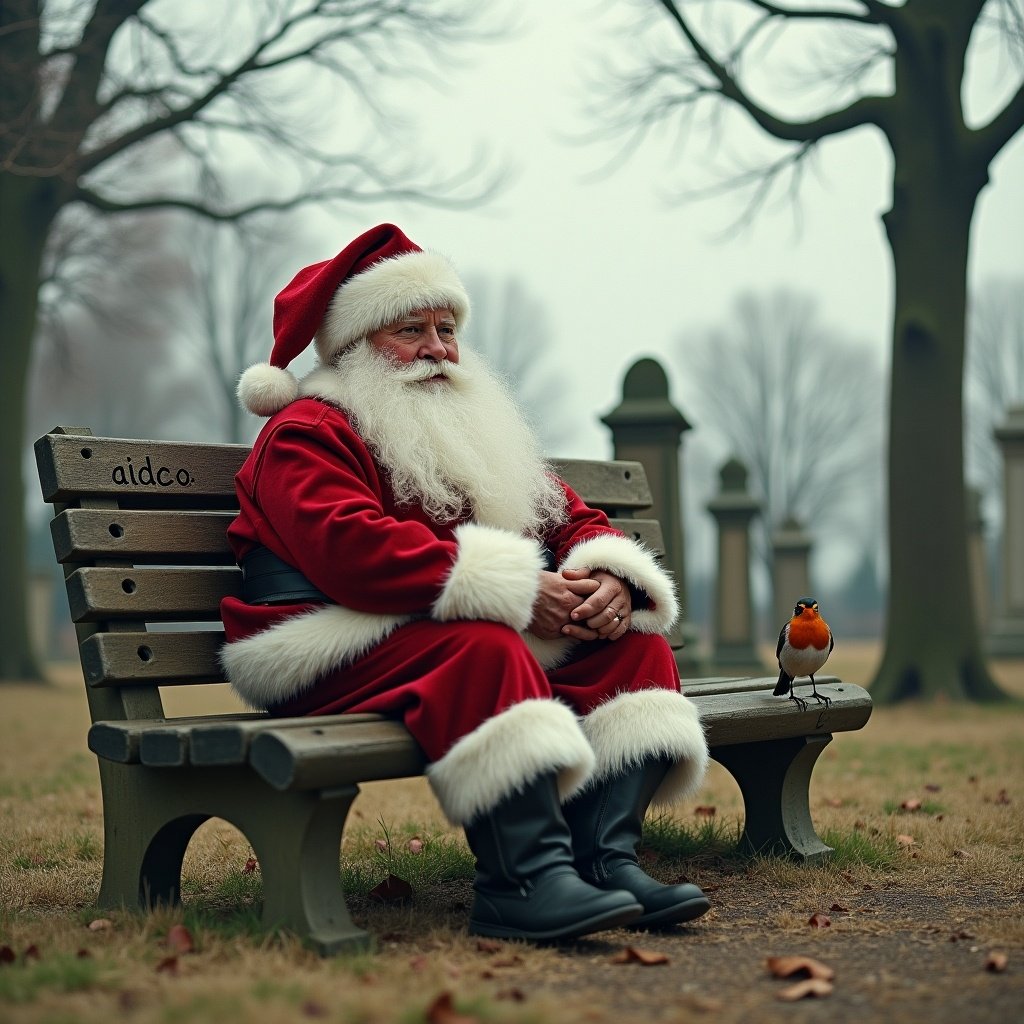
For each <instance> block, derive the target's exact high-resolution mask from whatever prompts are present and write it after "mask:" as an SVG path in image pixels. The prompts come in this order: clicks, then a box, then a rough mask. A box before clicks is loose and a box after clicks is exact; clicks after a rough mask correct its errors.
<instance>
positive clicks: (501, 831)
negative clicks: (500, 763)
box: [466, 775, 643, 941]
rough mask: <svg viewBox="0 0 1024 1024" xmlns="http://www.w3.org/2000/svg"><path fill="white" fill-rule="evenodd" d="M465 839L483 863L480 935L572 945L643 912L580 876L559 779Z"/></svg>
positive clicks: (476, 913)
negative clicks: (565, 941) (578, 938)
mask: <svg viewBox="0 0 1024 1024" xmlns="http://www.w3.org/2000/svg"><path fill="white" fill-rule="evenodd" d="M466 838H467V839H468V840H469V847H470V849H471V850H472V851H473V853H474V854H475V856H476V862H477V863H476V879H475V880H474V882H473V888H474V889H475V891H476V898H475V899H474V901H473V909H472V912H471V913H470V919H469V930H470V933H471V934H473V935H493V936H497V937H499V938H504V939H532V940H534V941H539V940H552V939H565V938H572V937H574V936H578V935H587V934H589V933H590V932H596V931H600V930H601V929H603V928H615V927H618V926H619V925H622V924H626V923H628V922H630V921H632V920H633V919H635V918H637V917H639V916H640V914H641V913H642V911H643V908H642V907H641V905H640V904H639V903H638V902H637V901H636V899H634V898H633V896H631V895H630V894H629V893H627V892H618V891H616V890H615V889H614V887H612V886H602V887H601V888H600V889H598V888H595V887H594V886H593V885H588V884H587V883H586V882H584V881H583V880H582V879H581V878H580V876H579V874H578V873H577V872H576V869H575V868H574V867H573V855H572V839H571V836H570V834H569V829H568V827H567V825H566V824H565V819H564V818H563V817H562V811H561V807H560V806H559V802H558V790H557V788H556V785H555V776H554V775H542V776H540V777H539V778H538V779H536V780H534V781H533V782H531V783H530V784H529V785H528V786H527V787H526V788H525V789H524V790H523V791H522V792H520V793H516V794H515V795H514V796H511V797H507V798H506V799H505V800H503V801H502V802H501V803H500V804H498V806H497V807H494V808H493V809H492V810H490V811H487V812H485V813H484V814H481V815H480V816H479V817H477V818H476V819H474V820H473V821H472V822H471V823H470V824H469V825H467V826H466Z"/></svg>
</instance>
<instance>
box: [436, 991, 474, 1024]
mask: <svg viewBox="0 0 1024 1024" xmlns="http://www.w3.org/2000/svg"><path fill="white" fill-rule="evenodd" d="M426 1021H427V1024H480V1018H479V1017H467V1016H466V1015H465V1014H463V1013H459V1012H458V1011H457V1010H456V1009H455V1007H454V1006H453V1005H452V994H451V992H442V993H441V994H440V995H439V996H438V997H437V998H436V999H435V1000H434V1001H433V1002H432V1003H431V1004H430V1006H428V1007H427V1012H426Z"/></svg>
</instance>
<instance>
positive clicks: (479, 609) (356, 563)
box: [221, 398, 677, 708]
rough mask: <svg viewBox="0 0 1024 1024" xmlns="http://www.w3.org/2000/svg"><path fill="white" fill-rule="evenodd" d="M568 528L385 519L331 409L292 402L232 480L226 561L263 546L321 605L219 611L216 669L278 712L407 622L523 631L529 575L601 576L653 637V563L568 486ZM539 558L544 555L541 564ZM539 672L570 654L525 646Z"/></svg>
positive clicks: (660, 622) (534, 581)
mask: <svg viewBox="0 0 1024 1024" xmlns="http://www.w3.org/2000/svg"><path fill="white" fill-rule="evenodd" d="M562 486H563V487H564V489H565V493H566V500H567V508H568V517H567V520H566V522H565V523H563V524H561V525H560V526H559V527H558V528H556V529H554V530H552V531H551V532H550V533H549V535H548V536H546V537H544V538H543V539H542V542H541V543H538V542H537V541H536V540H534V539H533V538H527V537H521V536H518V535H516V534H514V533H512V532H511V531H509V530H507V529H503V528H499V527H495V526H491V525H488V524H486V523H479V522H473V521H463V522H459V523H449V524H444V525H439V524H437V523H435V522H434V521H432V520H431V519H430V518H428V516H427V515H426V514H425V513H424V512H423V510H422V509H421V508H419V507H418V506H413V507H409V506H398V505H397V504H396V502H395V499H394V495H393V494H392V492H391V488H390V486H389V482H388V476H387V473H386V472H385V471H383V469H382V468H381V466H380V465H378V463H377V462H376V461H375V459H374V457H373V456H372V455H371V453H370V451H369V449H368V448H367V446H366V445H365V444H364V442H363V441H362V439H361V438H360V437H359V435H358V434H357V433H356V432H355V430H354V429H353V427H352V425H351V423H350V422H349V419H348V417H347V415H346V414H345V413H344V412H342V411H341V410H339V409H337V408H335V407H334V406H332V405H330V404H328V403H326V402H323V401H320V400H318V399H313V398H304V399H300V400H298V401H296V402H293V403H292V404H291V405H289V406H287V407H286V408H285V409H284V410H282V411H281V412H279V413H278V414H276V415H275V416H274V417H272V418H271V419H270V420H269V421H268V422H267V424H266V425H265V427H264V428H263V430H262V432H261V433H260V436H259V438H258V439H257V441H256V444H255V446H254V447H253V451H252V454H251V455H250V456H249V458H248V459H247V460H246V462H245V464H244V465H243V467H242V469H241V471H240V472H239V474H238V476H237V478H236V488H237V492H238V498H239V502H240V508H241V511H240V512H239V515H238V517H237V519H236V520H235V521H234V523H233V524H232V526H231V527H230V529H229V531H228V537H229V540H230V543H231V545H232V548H233V550H234V552H235V555H236V557H237V558H239V559H241V558H242V557H244V556H245V555H246V554H247V553H248V552H249V551H251V550H252V549H253V547H255V546H256V545H264V546H265V547H267V548H269V549H270V550H271V551H272V552H273V553H274V554H275V555H277V556H278V557H279V558H281V559H283V560H284V561H285V562H287V563H289V564H290V565H292V566H294V567H295V568H296V569H298V570H300V571H301V572H302V573H303V574H304V575H305V576H306V577H307V579H309V581H310V582H311V583H312V584H313V585H314V586H316V587H317V588H318V589H319V590H320V591H322V592H323V593H324V594H325V595H327V596H328V597H329V598H330V599H331V601H332V602H334V603H332V604H327V605H325V604H323V603H309V604H299V605H276V606H256V605H249V604H246V603H244V602H243V601H240V600H238V599H236V598H226V599H225V600H224V602H223V604H222V607H221V612H222V617H223V620H224V625H225V630H226V633H227V639H228V643H227V645H226V646H225V648H224V654H223V661H224V665H225V669H226V671H227V674H228V678H229V679H230V680H231V682H232V684H233V686H234V688H235V689H236V691H237V692H238V693H239V694H240V696H241V697H242V698H243V699H244V700H245V701H246V702H247V703H249V704H250V705H252V706H254V707H260V708H262V707H267V706H269V705H272V704H276V703H280V702H281V701H284V700H287V699H288V698H290V697H293V696H295V695H297V694H299V693H301V692H303V691H305V690H307V689H308V688H309V687H311V686H312V685H313V684H314V683H315V681H316V679H317V678H319V677H321V676H323V675H325V674H326V673H328V672H330V671H332V670H334V669H337V668H339V667H342V666H344V665H345V664H348V663H351V662H352V661H354V660H355V659H356V658H358V657H359V656H360V655H362V654H364V653H366V652H367V651H369V650H370V649H371V648H373V647H374V646H375V645H376V644H378V643H380V642H381V641H382V640H383V639H384V638H385V637H387V636H388V635H389V634H390V633H391V632H392V631H393V630H395V629H396V628H398V627H399V626H401V625H403V624H404V623H407V622H410V621H412V620H413V619H417V618H432V619H434V620H438V621H455V620H465V619H481V620H489V621H495V622H501V623H504V624H506V625H509V626H512V627H513V628H515V629H516V630H519V631H523V630H525V628H526V626H527V624H528V623H529V621H530V618H531V609H532V605H533V602H534V600H535V598H536V595H537V588H538V585H539V575H538V573H539V570H540V569H542V568H544V567H545V565H546V564H548V565H549V566H550V565H552V563H553V567H556V568H558V569H559V570H561V569H565V568H577V567H581V566H590V567H591V568H594V569H599V568H600V569H607V570H608V571H610V572H613V573H615V574H616V575H618V576H620V577H621V578H623V579H626V580H627V581H629V582H630V583H631V584H633V586H634V587H635V588H637V589H638V590H640V591H642V592H643V593H644V594H645V595H647V602H646V607H644V606H639V607H637V608H636V609H635V611H634V615H633V619H632V628H633V629H636V630H638V631H641V632H650V633H655V632H658V633H660V632H664V631H666V630H667V629H668V628H669V627H670V626H671V624H672V622H673V621H674V620H675V616H676V611H677V606H676V601H675V595H674V592H673V587H672V584H671V581H670V579H669V578H668V577H667V576H666V575H665V573H664V572H663V571H662V570H661V568H660V566H659V565H658V563H657V562H656V561H655V559H654V558H653V557H652V555H651V554H650V553H649V552H648V551H646V550H645V549H644V548H642V547H641V546H640V545H638V544H636V543H635V542H634V541H632V540H630V539H629V538H627V537H625V536H624V535H623V534H622V533H620V532H619V531H617V530H614V529H613V528H612V527H611V526H610V525H609V523H608V520H607V518H606V517H605V515H604V513H602V512H600V511H597V510H594V509H591V508H588V507H587V506H586V505H585V504H584V502H583V501H582V500H581V499H580V498H579V496H578V495H576V494H575V493H574V492H573V491H572V489H571V488H570V487H568V485H566V484H563V485H562ZM545 549H546V552H545ZM525 636H526V639H527V640H528V642H529V643H530V646H531V648H532V649H533V650H534V652H535V654H536V655H537V657H538V659H539V660H540V661H541V663H542V664H543V665H551V664H556V663H557V662H558V661H559V660H560V659H562V658H564V657H565V655H566V653H567V650H568V649H570V648H571V646H572V644H573V641H571V640H567V639H562V640H556V641H540V640H538V639H537V638H535V637H532V636H530V635H529V634H525Z"/></svg>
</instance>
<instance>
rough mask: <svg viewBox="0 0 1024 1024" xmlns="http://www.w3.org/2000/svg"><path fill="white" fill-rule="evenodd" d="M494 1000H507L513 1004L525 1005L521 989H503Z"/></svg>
mask: <svg viewBox="0 0 1024 1024" xmlns="http://www.w3.org/2000/svg"><path fill="white" fill-rule="evenodd" d="M495 998H496V999H508V1000H510V1001H511V1002H513V1003H525V1002H526V994H525V993H524V992H523V990H522V989H521V988H503V989H502V990H501V991H500V992H499V993H498V994H497V995H496V996H495Z"/></svg>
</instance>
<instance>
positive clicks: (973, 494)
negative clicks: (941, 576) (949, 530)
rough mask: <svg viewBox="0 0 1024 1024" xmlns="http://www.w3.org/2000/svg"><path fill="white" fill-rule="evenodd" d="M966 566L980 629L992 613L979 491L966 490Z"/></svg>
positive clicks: (974, 488) (983, 522) (975, 488)
mask: <svg viewBox="0 0 1024 1024" xmlns="http://www.w3.org/2000/svg"><path fill="white" fill-rule="evenodd" d="M967 565H968V570H969V572H970V575H971V596H972V598H973V599H974V614H975V616H976V617H977V620H978V622H979V623H980V624H981V628H982V629H985V624H986V623H987V622H988V621H989V616H990V615H991V613H992V597H991V592H990V587H989V578H988V576H989V573H988V552H987V551H986V550H985V520H984V517H983V516H982V514H981V491H979V490H978V488H977V487H968V488H967Z"/></svg>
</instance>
